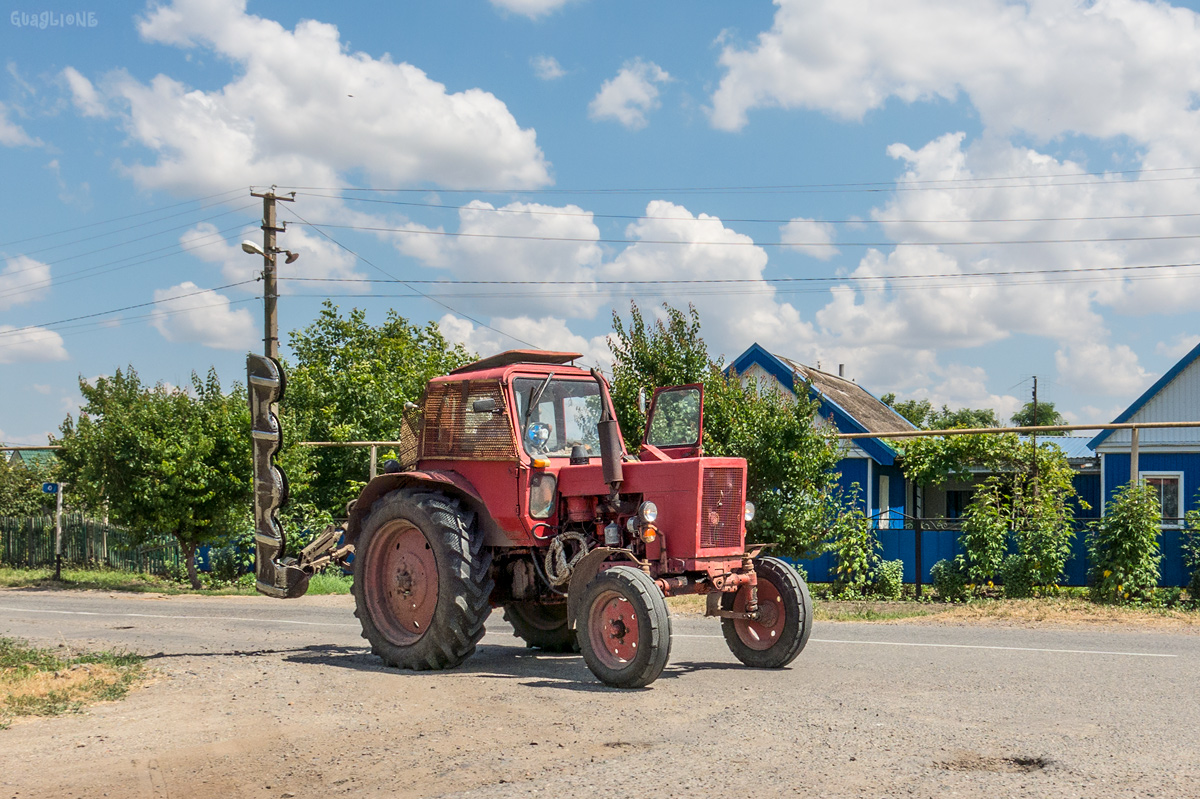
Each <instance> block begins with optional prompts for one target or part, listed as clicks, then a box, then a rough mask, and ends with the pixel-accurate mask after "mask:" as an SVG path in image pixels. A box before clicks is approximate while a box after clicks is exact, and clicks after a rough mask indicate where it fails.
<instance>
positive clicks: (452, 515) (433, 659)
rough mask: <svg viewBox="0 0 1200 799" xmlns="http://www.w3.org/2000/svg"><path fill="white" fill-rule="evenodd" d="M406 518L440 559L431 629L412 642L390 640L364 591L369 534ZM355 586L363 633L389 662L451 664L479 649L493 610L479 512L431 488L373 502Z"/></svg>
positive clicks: (424, 666)
mask: <svg viewBox="0 0 1200 799" xmlns="http://www.w3.org/2000/svg"><path fill="white" fill-rule="evenodd" d="M394 519H406V520H408V521H410V522H412V523H413V524H414V525H415V526H416V527H417V528H418V529H420V530H421V532H422V533H423V534H424V535H425V538H426V541H427V542H428V543H429V545H430V547H431V548H433V550H434V553H435V558H436V560H437V564H438V599H437V606H436V609H435V611H434V617H433V622H432V623H431V625H430V627H429V629H428V630H427V631H426V632H425V634H424V635H422V636H421V637H420V638H419V639H418V640H417V641H416V642H414V643H413V644H411V645H407V646H405V645H399V644H396V643H394V642H392V641H390V640H388V639H387V637H386V636H384V635H383V633H381V632H380V630H379V628H378V627H376V625H375V624H374V623H373V622H372V620H371V618H370V613H369V612H368V605H367V602H366V598H365V596H364V591H365V589H364V584H365V581H366V574H367V565H366V559H367V555H368V554H369V550H370V545H371V538H372V536H373V535H374V534H375V532H376V531H378V530H379V529H380V528H381V527H382V526H383V525H384V524H385V523H386V522H389V521H392V520H394ZM356 549H357V553H356V555H357V556H356V557H355V559H354V560H355V575H354V583H353V588H352V591H353V593H354V600H355V611H354V615H355V616H357V617H358V619H359V621H360V622H361V624H362V637H363V638H365V639H367V641H368V642H369V643H370V644H371V651H372V652H373V653H374V654H376V655H378V656H379V657H380V658H382V659H383V661H384V662H385V663H387V664H388V665H389V666H395V667H397V668H404V669H413V670H416V671H423V670H434V669H448V668H454V667H455V666H458V665H460V664H461V663H462V662H463V661H464V660H466V659H467V658H468V657H470V656H471V655H472V654H473V653H474V652H475V646H476V644H478V643H479V640H480V639H481V638H483V634H484V622H486V621H487V618H488V615H489V614H490V613H491V605H490V603H489V598H490V597H491V593H492V589H493V587H494V584H495V583H494V580H493V579H492V578H491V576H490V569H491V565H492V554H491V551H490V550H488V549H487V548H486V547H484V545H483V536H482V535H480V534H479V533H478V532H477V530H476V529H475V514H474V513H473V512H470V511H467V510H465V509H463V507H462V503H461V502H460V501H459V500H457V499H455V498H453V497H449V496H446V495H445V494H442V493H439V492H435V491H430V490H428V489H427V488H420V487H414V488H405V489H401V490H399V491H393V492H392V493H390V494H388V495H386V496H384V497H381V498H380V499H379V500H377V501H376V502H375V505H374V506H373V507H372V509H371V513H370V515H369V516H368V517H367V520H366V521H365V522H364V524H363V532H362V535H360V536H359V539H358V545H357V547H356Z"/></svg>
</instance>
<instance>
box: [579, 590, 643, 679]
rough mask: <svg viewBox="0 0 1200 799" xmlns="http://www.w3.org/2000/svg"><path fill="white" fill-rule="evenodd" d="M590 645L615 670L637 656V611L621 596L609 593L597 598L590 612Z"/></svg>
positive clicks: (638, 633) (638, 635) (638, 632)
mask: <svg viewBox="0 0 1200 799" xmlns="http://www.w3.org/2000/svg"><path fill="white" fill-rule="evenodd" d="M591 622H592V623H591V624H590V625H589V627H590V629H591V630H592V644H593V649H594V650H595V651H596V654H597V655H598V656H599V657H600V658H601V659H602V660H603V661H604V662H605V664H606V665H608V666H609V667H610V668H618V667H620V666H622V665H624V664H626V663H628V662H629V661H631V660H633V658H634V656H635V655H637V649H638V642H639V638H640V630H639V628H638V620H637V612H636V611H635V610H634V607H633V605H632V604H631V603H630V602H629V600H628V599H626V598H625V597H623V596H620V595H619V594H617V593H615V592H612V593H610V594H605V595H603V596H601V597H599V598H598V599H597V600H596V602H595V603H594V604H593V605H592V610H591Z"/></svg>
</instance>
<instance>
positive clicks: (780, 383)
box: [729, 344, 919, 530]
mask: <svg viewBox="0 0 1200 799" xmlns="http://www.w3.org/2000/svg"><path fill="white" fill-rule="evenodd" d="M729 368H730V369H732V370H733V371H734V372H736V373H737V374H738V375H739V376H740V377H741V378H742V379H743V380H757V381H759V382H760V383H762V382H765V383H767V384H770V385H774V386H777V387H778V388H779V389H780V390H782V391H784V392H786V393H787V394H790V395H791V396H793V397H794V396H796V395H797V393H798V392H803V391H807V392H808V397H809V398H810V399H812V400H815V401H816V402H817V403H818V414H819V416H820V417H821V419H823V420H826V422H827V423H832V424H833V425H834V427H836V428H837V431H838V432H839V433H892V432H901V431H904V430H914V429H916V428H914V427H913V424H912V423H911V422H909V421H908V420H907V419H905V418H904V417H903V416H901V415H900V414H898V413H896V412H895V411H894V410H892V409H891V408H890V407H888V406H887V405H885V404H884V403H883V402H882V401H881V400H879V398H878V397H876V396H875V395H873V394H871V393H870V392H869V391H867V390H866V389H864V388H863V387H862V386H860V385H858V384H857V383H855V382H854V381H853V380H848V379H846V377H845V376H844V373H843V374H837V375H834V374H830V373H828V372H823V371H821V370H820V369H815V368H813V367H811V366H807V365H805V364H802V363H798V362H796V361H793V360H791V359H790V358H785V357H783V356H782V355H773V354H771V353H770V352H767V350H766V349H764V348H763V347H762V346H761V345H759V344H754V345H752V346H751V347H750V349H748V350H746V351H745V352H743V353H742V354H741V355H739V356H738V357H737V358H736V359H734V361H733V363H732V364H730V367H729ZM838 371H839V372H844V370H843V369H842V368H841V367H839V369H838ZM896 456H897V453H896V449H895V448H894V447H893V446H892V445H891V443H889V440H888V439H877V438H863V439H855V440H852V441H848V442H846V444H845V448H844V453H843V455H842V459H841V461H840V462H839V464H838V471H839V472H840V473H841V477H840V478H839V479H838V482H839V485H840V486H841V487H842V489H843V490H845V491H847V492H849V491H850V488H851V485H852V484H854V483H857V484H858V486H859V489H860V494H859V501H860V503H861V507H862V508H863V511H864V512H865V513H866V514H867V515H868V516H870V517H871V518H872V519H874V520H876V525H877V526H878V527H879V528H880V529H884V530H886V529H892V528H903V527H904V526H905V517H906V516H913V515H917V512H918V508H917V503H918V501H919V500H918V497H917V495H916V493H915V492H914V489H913V486H912V485H911V484H910V483H909V482H908V481H907V480H906V479H905V477H904V474H903V472H901V471H900V467H899V465H897V463H896Z"/></svg>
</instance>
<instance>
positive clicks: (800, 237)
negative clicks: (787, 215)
mask: <svg viewBox="0 0 1200 799" xmlns="http://www.w3.org/2000/svg"><path fill="white" fill-rule="evenodd" d="M834 235H835V234H834V230H833V225H831V224H829V223H828V222H818V221H816V220H814V219H805V218H804V217H797V218H796V219H793V220H791V221H790V222H788V223H787V224H786V225H784V226H783V227H781V228H779V240H780V241H782V242H785V243H787V244H792V245H795V246H796V247H797V248H799V249H801V251H802V252H803V253H804V254H805V255H811V256H812V257H813V258H816V259H818V260H821V261H828V260H829V259H830V258H832V257H833V256H835V255H839V254H840V252H839V250H838V249H837V247H833V246H830V245H832V244H833V239H834Z"/></svg>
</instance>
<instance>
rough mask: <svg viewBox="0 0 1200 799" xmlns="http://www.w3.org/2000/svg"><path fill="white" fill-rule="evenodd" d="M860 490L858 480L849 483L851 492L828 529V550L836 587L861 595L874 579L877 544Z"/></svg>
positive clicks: (877, 557) (877, 555) (878, 547)
mask: <svg viewBox="0 0 1200 799" xmlns="http://www.w3.org/2000/svg"><path fill="white" fill-rule="evenodd" d="M859 490H860V487H859V485H858V483H854V484H852V485H851V486H850V495H849V497H847V498H846V500H845V501H844V502H843V503H842V505H843V507H844V508H845V510H843V512H842V513H840V514H839V515H838V516H837V518H836V520H835V521H834V523H833V527H832V529H831V530H830V533H829V549H830V551H831V552H833V557H834V574H835V575H836V577H835V580H834V582H835V587H836V589H837V590H838V591H846V590H849V591H852V592H854V593H858V594H862V593H866V590H867V587H868V586H870V585H871V583H872V582H873V581H874V576H875V568H874V567H875V564H876V562H877V561H878V560H879V549H880V546H879V540H878V539H877V538H876V537H875V531H874V530H873V529H872V528H871V520H870V519H868V518H867V516H866V514H865V513H863V511H862V507H861V503H860V502H859V499H858V497H859Z"/></svg>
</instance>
